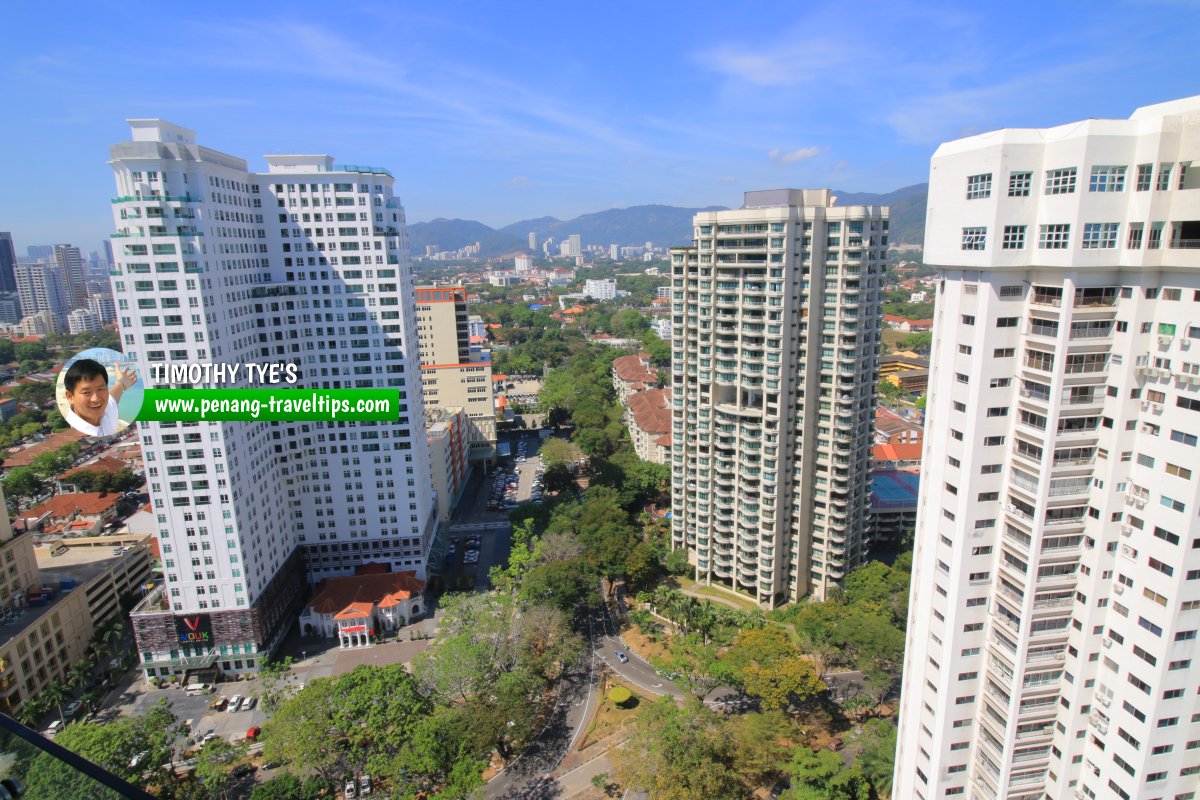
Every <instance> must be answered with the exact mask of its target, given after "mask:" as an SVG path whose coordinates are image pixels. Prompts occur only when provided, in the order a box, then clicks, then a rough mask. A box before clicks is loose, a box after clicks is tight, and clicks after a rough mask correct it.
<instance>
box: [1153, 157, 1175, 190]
mask: <svg viewBox="0 0 1200 800" xmlns="http://www.w3.org/2000/svg"><path fill="white" fill-rule="evenodd" d="M1173 166H1174V164H1171V163H1166V164H1159V165H1158V181H1157V182H1155V184H1154V188H1155V190H1156V191H1159V192H1165V191H1166V190H1167V189H1170V188H1171V167H1173Z"/></svg>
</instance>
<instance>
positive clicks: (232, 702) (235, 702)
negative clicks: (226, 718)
mask: <svg viewBox="0 0 1200 800" xmlns="http://www.w3.org/2000/svg"><path fill="white" fill-rule="evenodd" d="M241 704H242V696H241V695H240V694H235V695H234V696H233V697H231V698H229V710H230V711H237V710H238V706H240V705H241Z"/></svg>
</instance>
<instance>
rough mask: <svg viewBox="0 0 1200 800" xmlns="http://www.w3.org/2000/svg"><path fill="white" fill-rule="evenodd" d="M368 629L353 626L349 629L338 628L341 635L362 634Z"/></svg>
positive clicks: (362, 626)
mask: <svg viewBox="0 0 1200 800" xmlns="http://www.w3.org/2000/svg"><path fill="white" fill-rule="evenodd" d="M366 629H367V626H366V625H353V626H351V627H349V628H338V630H339V631H340V632H341V633H362V632H363V631H365V630H366Z"/></svg>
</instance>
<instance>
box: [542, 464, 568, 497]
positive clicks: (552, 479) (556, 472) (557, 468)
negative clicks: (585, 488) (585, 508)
mask: <svg viewBox="0 0 1200 800" xmlns="http://www.w3.org/2000/svg"><path fill="white" fill-rule="evenodd" d="M542 485H543V486H544V487H545V488H546V491H547V492H554V493H555V494H557V493H559V492H565V491H569V490H571V489H574V488H575V476H574V475H572V474H571V470H570V468H568V467H567V466H566V465H565V464H555V465H554V466H552V467H547V468H546V472H545V474H544V475H543V476H542Z"/></svg>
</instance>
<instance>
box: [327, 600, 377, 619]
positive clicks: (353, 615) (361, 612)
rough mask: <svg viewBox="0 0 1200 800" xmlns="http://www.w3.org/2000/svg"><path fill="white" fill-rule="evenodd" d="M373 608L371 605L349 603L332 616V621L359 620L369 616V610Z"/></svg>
mask: <svg viewBox="0 0 1200 800" xmlns="http://www.w3.org/2000/svg"><path fill="white" fill-rule="evenodd" d="M374 607H375V606H374V605H373V604H371V603H351V604H350V605H348V606H346V607H345V608H343V609H342V610H341V611H339V612H338V613H336V614H334V615H333V618H334V619H359V618H361V617H369V616H371V609H373V608H374Z"/></svg>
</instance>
